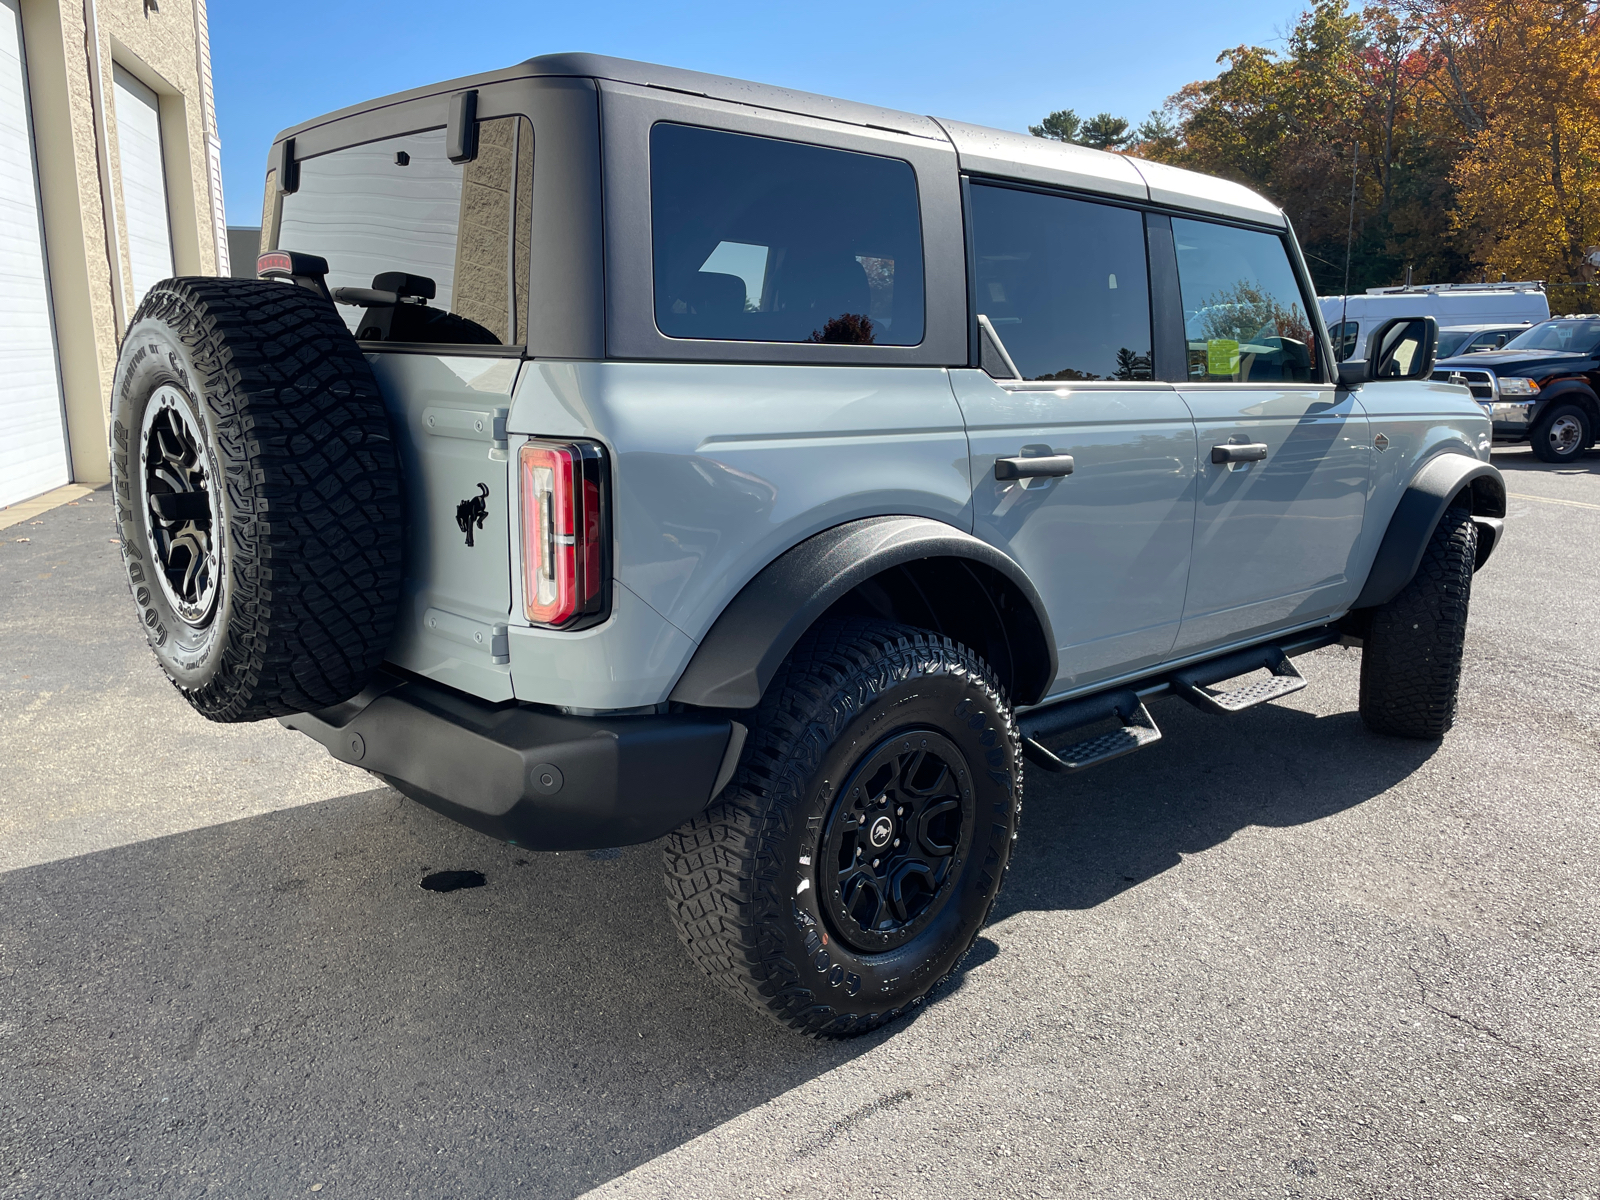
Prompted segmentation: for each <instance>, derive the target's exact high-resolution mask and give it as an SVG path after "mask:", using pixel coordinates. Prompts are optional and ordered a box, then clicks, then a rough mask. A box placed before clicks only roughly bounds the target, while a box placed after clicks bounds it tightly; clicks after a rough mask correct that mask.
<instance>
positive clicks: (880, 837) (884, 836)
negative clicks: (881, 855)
mask: <svg viewBox="0 0 1600 1200" xmlns="http://www.w3.org/2000/svg"><path fill="white" fill-rule="evenodd" d="M893 836H894V822H893V821H892V820H890V819H889V818H888V817H887V816H883V817H879V818H878V819H877V820H876V821H874V822H873V823H872V826H871V828H869V829H868V830H867V837H868V838H869V839H870V840H871V842H872V848H873V849H874V850H882V849H883V848H884V847H885V846H887V845H888V844H889V839H890V838H892V837H893Z"/></svg>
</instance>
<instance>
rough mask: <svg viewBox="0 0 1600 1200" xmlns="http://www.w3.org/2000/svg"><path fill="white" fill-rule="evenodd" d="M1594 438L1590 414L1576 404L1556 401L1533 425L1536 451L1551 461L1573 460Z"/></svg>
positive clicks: (1537, 454)
mask: <svg viewBox="0 0 1600 1200" xmlns="http://www.w3.org/2000/svg"><path fill="white" fill-rule="evenodd" d="M1592 441H1594V429H1593V427H1592V426H1591V425H1590V423H1589V414H1588V413H1586V412H1584V411H1583V409H1582V408H1580V407H1579V406H1578V405H1576V404H1555V405H1552V406H1551V407H1550V410H1549V411H1548V412H1546V413H1543V414H1542V415H1541V416H1540V417H1539V422H1538V424H1537V425H1535V426H1534V427H1533V436H1532V442H1533V453H1534V455H1535V456H1536V457H1538V458H1540V459H1542V460H1543V461H1545V462H1547V463H1564V462H1571V461H1572V460H1573V459H1575V458H1578V457H1579V456H1580V455H1582V454H1583V452H1584V451H1585V450H1586V449H1588V447H1589V443H1590V442H1592Z"/></svg>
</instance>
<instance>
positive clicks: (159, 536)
mask: <svg viewBox="0 0 1600 1200" xmlns="http://www.w3.org/2000/svg"><path fill="white" fill-rule="evenodd" d="M211 463H212V459H211V455H210V453H209V451H208V449H207V447H206V442H205V438H204V437H203V436H202V434H201V433H200V430H199V429H198V428H197V427H196V424H195V420H194V417H193V415H192V413H191V411H190V408H189V405H188V402H187V400H186V399H185V397H184V396H183V394H182V393H181V392H179V391H178V389H177V388H175V387H173V386H172V385H171V384H165V385H163V386H161V387H160V388H157V389H156V392H155V394H154V395H153V396H151V397H150V403H149V405H148V406H147V407H146V409H145V414H144V424H143V428H142V429H141V430H140V435H139V474H140V480H141V482H142V484H143V489H144V502H145V508H146V510H147V514H146V515H147V519H146V522H145V529H146V537H147V541H148V545H149V550H150V557H151V560H152V561H153V562H154V564H155V566H156V571H155V576H156V579H157V581H158V582H159V584H160V587H161V590H162V592H163V593H164V594H165V596H166V598H167V603H168V604H169V605H171V606H172V611H173V612H175V613H176V614H177V615H178V617H179V619H180V620H182V621H183V622H184V623H185V624H187V625H190V626H192V627H194V628H196V629H199V628H203V627H204V626H205V625H206V624H207V623H208V622H209V621H210V619H211V616H212V612H213V610H214V609H215V607H216V600H217V583H218V580H219V579H220V577H221V555H220V552H219V547H218V542H219V540H220V537H219V534H220V531H221V513H220V511H219V507H218V506H219V502H220V499H219V496H218V488H217V480H216V474H215V471H214V470H213V468H212V465H211Z"/></svg>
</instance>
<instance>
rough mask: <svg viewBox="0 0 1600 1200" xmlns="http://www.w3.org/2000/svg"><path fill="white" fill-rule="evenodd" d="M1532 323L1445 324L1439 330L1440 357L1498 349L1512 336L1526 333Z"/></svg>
mask: <svg viewBox="0 0 1600 1200" xmlns="http://www.w3.org/2000/svg"><path fill="white" fill-rule="evenodd" d="M1531 328H1532V324H1531V323H1530V322H1528V321H1524V322H1522V323H1521V324H1519V325H1494V324H1490V325H1447V326H1444V327H1443V328H1441V329H1440V330H1439V350H1438V355H1439V357H1440V358H1453V357H1455V356H1456V355H1458V354H1481V353H1483V352H1484V351H1487V350H1499V349H1500V348H1501V347H1502V346H1504V345H1505V344H1506V343H1507V342H1509V341H1510V340H1511V339H1512V338H1514V337H1516V336H1518V335H1519V334H1523V333H1526V332H1527V331H1528V330H1529V329H1531Z"/></svg>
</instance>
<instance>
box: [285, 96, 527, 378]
mask: <svg viewBox="0 0 1600 1200" xmlns="http://www.w3.org/2000/svg"><path fill="white" fill-rule="evenodd" d="M299 166H300V186H299V188H298V190H296V191H295V192H293V193H291V194H290V195H287V196H285V197H284V198H283V214H282V216H281V218H280V220H279V225H278V236H277V248H279V249H283V250H296V251H300V252H302V253H306V254H316V255H320V256H321V257H323V258H325V259H327V260H328V287H329V288H330V289H340V288H351V289H361V290H362V291H363V292H364V293H365V294H363V295H359V296H347V297H346V299H354V300H356V301H357V302H356V303H353V304H352V303H346V302H345V301H344V300H343V299H341V302H340V305H339V313H340V315H341V316H342V317H344V319H345V323H346V324H347V325H349V326H350V329H351V332H353V333H354V334H355V335H356V336H357V337H358V338H360V339H361V340H363V341H385V342H413V343H418V342H420V343H440V344H450V345H489V346H493V345H517V344H522V343H525V342H526V341H527V330H528V316H527V312H528V252H529V244H530V240H531V234H530V230H531V224H530V221H529V209H530V206H531V203H532V196H533V128H532V126H531V125H530V124H529V122H528V119H527V118H526V117H500V118H495V119H493V120H487V121H480V122H479V123H478V156H477V157H476V158H475V159H473V161H471V162H469V163H465V164H456V163H452V162H451V161H450V160H449V159H448V158H447V157H446V156H445V131H444V130H443V129H429V130H425V131H423V132H422V133H412V134H406V135H405V136H403V137H396V138H386V139H384V140H383V141H379V142H369V143H367V144H366V145H363V146H351V147H348V148H347V149H344V150H335V151H333V152H332V153H330V154H322V155H318V156H317V157H315V158H307V159H304V160H302V161H301V162H300V164H299ZM513 231H515V234H514V235H513ZM335 298H336V299H340V297H339V295H338V292H337V290H336V291H335Z"/></svg>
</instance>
